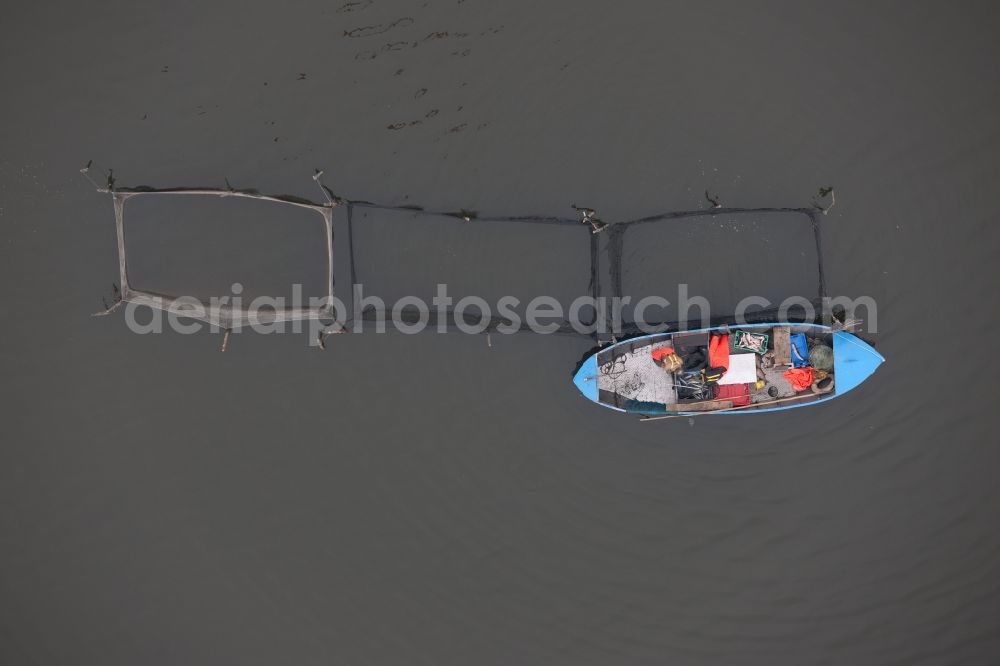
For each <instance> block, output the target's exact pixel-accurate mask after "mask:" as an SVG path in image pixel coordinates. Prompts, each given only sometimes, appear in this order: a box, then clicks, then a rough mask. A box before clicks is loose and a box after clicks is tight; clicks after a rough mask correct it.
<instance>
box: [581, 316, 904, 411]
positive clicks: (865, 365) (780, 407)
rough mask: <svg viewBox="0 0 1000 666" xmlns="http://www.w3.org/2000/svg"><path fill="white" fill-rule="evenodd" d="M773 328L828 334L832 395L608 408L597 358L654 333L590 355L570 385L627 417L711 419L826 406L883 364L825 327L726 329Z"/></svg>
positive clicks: (852, 339) (859, 343)
mask: <svg viewBox="0 0 1000 666" xmlns="http://www.w3.org/2000/svg"><path fill="white" fill-rule="evenodd" d="M775 326H790V327H795V328H799V329H803V328H814V329H819V330H818V331H817V332H821V333H824V334H825V333H829V334H830V335H831V338H832V346H833V359H834V370H833V375H834V377H835V379H836V381H835V389H834V391H833V392H831V393H828V394H826V395H822V396H816V397H814V398H812V399H810V400H809V401H808V402H796V401H794V400H790V401H788V402H787V404H786V403H783V402H782V401H775V402H776V403H777V404H774V405H770V406H769V405H768V403H767V402H764V403H759V404H757V405H754V406H753V407H750V408H747V409H730V410H725V409H722V410H716V411H677V410H668V409H667V408H666V405H665V404H664V405H662V406H653V405H643V406H641V407H639V408H622V407H620V406H615V405H614V404H610V403H609V401H608V400H605V399H602V395H601V394H602V391H601V390H600V387H599V380H600V372H601V371H600V369H599V364H598V356H599V355H602V354H605V353H607V352H609V351H612V350H615V349H616V348H621V349H623V350H624V349H626V347H625V346H626V345H628V347H627V348H628V349H631V348H632V347H635V346H636V345H637V344H640V345H641V343H642V342H643V341H654V340H656V339H664V338H665V336H664V334H662V333H655V334H651V335H644V336H639V337H636V338H631V339H629V340H623V341H620V342H618V343H616V344H614V345H611V346H609V347H605V348H604V349H602V350H600V351H598V352H596V353H594V354H591V355H590V356H588V357H587V358H585V359H584V361H583V363H582V364H581V365H580V367H579V368H578V369H577V371H576V374H575V375H574V377H573V383H574V385H576V387H577V389H578V390H579V391H580V393H581V394H582V395H583V396H584V397H585V398H587V399H588V400H590V401H591V402H595V403H597V404H599V405H601V406H602V407H607V408H608V409H612V410H615V411H619V412H626V413H630V414H638V415H642V416H663V415H676V416H702V415H706V414H715V415H734V414H760V413H762V412H778V411H784V410H786V409H796V408H799V407H809V406H811V405H816V404H819V403H822V402H827V401H829V400H832V399H834V398H837V397H840V396H842V395H844V394H845V393H847V392H848V391H851V390H853V389H855V388H857V387H858V386H859V385H860V384H861V383H862V382H864V381H865V380H866V379H868V378H869V377H871V376H872V375H873V374H874V373H875V371H876V370H877V369H878V367H879V366H880V365H881V364H882V363H883V362H884V361H885V358H884V357H883V356H882V355H881V354H879V353H878V352H877V351H876V350H875V349H874V348H873V347H872V346H871V345H869V344H868V343H866V342H864V341H863V340H861V339H860V338H858V337H857V336H855V335H852V334H850V333H847V332H844V331H835V330H833V329H831V328H830V327H828V326H823V325H820V324H788V323H770V324H754V325H752V326H745V327H729V328H731V329H737V328H743V329H747V330H750V329H760V328H772V327H775ZM725 328H726V327H721V326H720V327H714V328H704V329H697V330H693V331H684V333H698V332H713V331H720V330H724V329H725Z"/></svg>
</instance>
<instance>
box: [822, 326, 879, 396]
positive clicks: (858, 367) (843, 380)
mask: <svg viewBox="0 0 1000 666" xmlns="http://www.w3.org/2000/svg"><path fill="white" fill-rule="evenodd" d="M884 362H885V357H883V356H882V355H881V354H879V353H878V352H877V351H875V348H874V347H872V346H871V345H869V344H868V343H867V342H865V341H863V340H861V339H860V338H858V337H857V336H855V335H851V334H850V333H845V332H844V331H837V332H836V333H834V334H833V374H834V376H835V377H836V379H837V384H836V386H837V395H841V394H844V393H847V392H848V391H850V390H851V389H853V388H855V387H856V386H858V385H859V384H861V382H863V381H865V380H866V379H868V378H869V377H871V376H872V375H873V374H874V373H875V370H877V369H878V367H879V366H880V365H882V363H884Z"/></svg>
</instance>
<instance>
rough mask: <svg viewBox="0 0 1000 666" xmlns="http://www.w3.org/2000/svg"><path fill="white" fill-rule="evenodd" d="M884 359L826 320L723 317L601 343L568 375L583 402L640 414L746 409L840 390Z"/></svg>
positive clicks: (798, 402) (815, 399) (804, 402)
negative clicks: (725, 320) (734, 322)
mask: <svg viewBox="0 0 1000 666" xmlns="http://www.w3.org/2000/svg"><path fill="white" fill-rule="evenodd" d="M884 361H885V359H884V358H883V357H882V355H881V354H879V353H878V352H877V351H876V350H875V349H874V348H873V347H872V346H871V345H869V344H868V343H866V342H865V341H863V340H861V339H860V338H859V337H857V336H856V335H854V334H852V333H849V332H847V331H845V330H839V329H838V328H836V327H832V326H827V325H823V324H809V323H787V322H786V323H762V324H752V325H747V326H728V325H727V326H716V327H713V328H703V329H697V330H691V331H683V332H674V333H654V334H650V335H641V336H638V337H634V338H631V339H629V340H622V341H619V342H616V343H614V344H611V345H608V346H606V347H604V348H603V349H600V350H599V351H597V352H596V353H593V354H590V355H588V356H587V357H585V358H584V360H583V362H582V363H581V364H580V366H579V368H578V370H577V371H576V374H575V375H574V377H573V383H574V384H575V385H576V387H577V388H578V389H579V390H580V393H582V394H583V396H584V397H585V398H587V399H588V400H591V401H592V402H595V403H597V404H599V405H602V406H604V407H607V408H608V409H613V410H615V411H619V412H625V413H628V414H636V415H639V416H641V417H643V418H644V419H646V420H651V419H657V418H671V417H674V416H701V415H706V414H753V413H761V412H776V411H781V410H786V409H793V408H796V407H805V406H808V405H816V404H819V403H821V402H826V401H828V400H832V399H834V398H839V397H840V396H842V395H844V394H845V393H847V392H849V391H851V390H853V389H854V388H856V387H857V386H859V385H860V384H861V383H862V382H864V381H865V380H866V379H868V378H869V377H870V376H872V374H874V372H875V371H876V370H877V369H878V367H879V366H880V365H881V364H882V363H883V362H884Z"/></svg>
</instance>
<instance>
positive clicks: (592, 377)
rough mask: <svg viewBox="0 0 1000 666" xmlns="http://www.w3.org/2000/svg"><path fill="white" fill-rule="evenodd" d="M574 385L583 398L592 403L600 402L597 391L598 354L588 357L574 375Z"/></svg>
mask: <svg viewBox="0 0 1000 666" xmlns="http://www.w3.org/2000/svg"><path fill="white" fill-rule="evenodd" d="M573 384H574V385H575V386H576V388H577V389H579V391H580V393H582V394H583V397H585V398H587V399H588V400H590V401H591V402H598V389H597V354H592V355H590V356H588V357H587V358H586V359H585V360H584V362H583V363H582V364H581V365H580V368H579V369H578V370H577V371H576V374H575V375H573Z"/></svg>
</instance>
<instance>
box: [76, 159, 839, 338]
mask: <svg viewBox="0 0 1000 666" xmlns="http://www.w3.org/2000/svg"><path fill="white" fill-rule="evenodd" d="M320 175H321V174H320V173H317V175H316V177H315V180H316V182H317V184H318V185H319V186H320V188H321V191H322V192H323V195H324V198H325V199H326V201H325V202H315V201H312V200H309V199H305V198H302V197H297V196H289V195H271V194H261V193H260V192H257V191H256V190H246V189H233V188H226V189H213V188H169V189H158V188H151V187H131V188H121V187H115V185H114V181H113V179H112V178H111V177H110V176H109V181H108V185H107V186H106V187H100V186H98V189H99V190H100V191H102V192H106V193H109V194H110V195H111V197H112V199H113V202H114V212H115V225H116V230H117V239H118V256H119V280H120V284H121V289H120V292H119V293H118V294H117V299H116V302H115V303H113V304H112V305H111V307H109V308H108V309H107V310H106V311H105V312H103V313H99V314H107V313H108V312H111V311H114V310H115V309H117V308H118V307H119V306H121V305H122V304H123V303H135V304H139V305H145V306H148V307H150V308H154V309H158V310H162V311H166V312H172V313H175V314H177V315H179V316H182V317H187V318H191V319H194V320H198V321H202V322H205V323H208V324H211V325H213V326H217V327H219V328H222V329H232V328H237V327H240V326H244V325H249V324H254V323H264V324H266V323H278V322H285V321H300V320H306V319H314V320H321V321H324V322H329V324H330V325H331V328H335V329H336V330H337V331H339V330H349V329H351V327H352V326H353V325H355V324H357V323H359V322H360V323H376V324H377V323H379V322H384V323H386V324H400V325H402V326H403V327H405V326H413V325H416V324H423V325H425V326H426V327H427V328H431V329H436V330H452V329H458V330H462V331H465V332H470V331H473V330H474V331H475V332H482V333H490V332H491V331H497V330H501V331H502V332H505V333H506V332H511V331H529V330H535V329H532V328H531V327H529V326H528V324H527V323H526V321H525V319H524V318H523V317H520V318H517V320H515V319H513V318H511V317H509V316H507V315H505V314H504V313H503V312H500V311H498V310H497V309H495V308H493V307H490V308H487V311H485V312H484V311H482V310H481V309H480V308H478V307H465V308H458V307H455V306H454V305H453V304H452V305H449V306H447V307H434V308H432V309H431V310H430V312H429V313H428V312H426V311H422V310H421V309H420V308H418V307H416V306H412V305H406V304H403V305H401V306H400V305H399V303H400V302H401V301H399V300H398V299H400V298H403V297H407V296H412V297H416V298H418V299H420V300H422V301H424V302H430V301H431V300H432V299H433V296H434V295H435V288H436V286H437V285H438V284H441V283H446V284H448V285H449V288H450V291H449V295H450V296H451V297H452V299H453V303H457V302H459V301H461V299H462V298H463V297H465V296H478V297H480V298H482V299H483V300H485V301H486V302H487V304H488V305H493V304H495V301H496V300H497V299H499V298H502V297H503V296H511V295H513V296H514V297H516V298H517V299H518V300H519V301H521V303H524V301H526V300H529V299H531V298H533V297H535V296H538V295H541V294H545V295H549V296H552V298H553V299H554V300H555V301H557V302H558V303H559V304H560V305H561V306H562V307H561V310H562V313H563V316H562V317H561V318H559V317H554V318H550V319H549V320H548V324H549V326H548V327H547V329H546V332H549V333H556V334H567V335H583V336H587V337H590V338H592V339H594V340H597V341H605V340H609V339H615V338H620V337H626V336H628V335H632V334H635V333H639V332H647V329H645V328H641V327H640V326H639V322H636V321H634V320H630V319H628V318H625V319H624V321H623V323H621V322H620V320H619V319H618V318H616V317H615V316H614V314H615V313H614V312H613V311H612V309H611V308H610V307H595V305H594V304H596V303H597V302H598V301H601V300H607V299H612V298H615V297H618V298H622V297H625V296H631V297H634V298H635V299H638V298H641V297H642V295H643V289H645V290H647V291H648V292H651V293H655V292H656V290H657V289H658V288H659V287H660V286H661V285H665V284H668V283H672V282H674V281H677V280H680V279H681V278H682V277H684V276H688V277H689V276H691V275H695V274H697V273H698V272H699V271H706V270H713V269H715V270H718V264H719V263H721V262H716V263H714V264H713V261H712V254H711V253H706V251H705V250H704V247H705V245H703V244H699V242H698V240H697V239H696V238H694V237H692V236H691V235H690V233H689V232H688V231H687V229H689V228H690V224H688V223H698V224H702V225H706V226H708V227H709V228H711V229H715V230H716V233H717V236H719V237H720V238H721V237H725V238H727V239H729V240H732V239H733V238H734V236H736V235H737V234H738V233H744V234H745V237H750V236H752V235H754V234H755V233H756V232H759V231H760V228H761V226H762V225H777V227H778V228H780V229H781V233H783V234H784V233H792V231H790V230H794V233H798V234H801V233H806V234H807V237H808V235H812V236H813V239H814V241H813V243H810V245H813V249H814V252H815V264H812V280H814V283H815V287H814V288H815V289H816V291H815V292H814V293H815V294H816V295H815V297H813V298H805V299H803V300H804V301H805V302H804V304H803V305H804V306H807V307H802V308H799V309H798V310H796V309H795V308H792V309H791V310H788V311H786V312H783V313H782V314H783V315H784V317H785V319H786V320H787V321H805V320H807V318H810V317H811V318H812V319H815V318H816V317H817V316H818V313H820V312H821V308H820V306H821V300H822V297H823V296H824V294H825V284H824V277H823V266H822V252H821V247H820V243H821V239H820V225H819V216H818V214H817V210H815V209H812V208H770V209H737V208H714V209H709V210H703V211H690V212H673V213H663V214H658V215H654V216H649V217H644V218H640V219H636V220H628V221H622V222H616V223H614V224H605V223H604V222H602V221H600V220H599V219H598V218H597V217H596V214H595V213H594V211H591V210H589V209H577V211H576V214H575V215H574V216H567V217H557V216H544V215H532V216H487V215H481V214H479V213H477V212H475V211H469V210H463V209H459V210H454V211H433V210H427V209H424V208H422V207H419V206H412V205H390V204H379V203H374V202H370V201H359V200H351V199H347V198H345V197H340V196H337V195H335V194H334V193H333V192H332V191H330V190H329V189H328V188H326V187H325V186H324V185H322V183H321V182H320V180H319V176H320ZM92 182H93V181H92ZM178 197H185V198H187V199H191V198H201V199H204V198H206V197H210V198H213V199H217V200H220V201H225V202H230V203H232V202H240V203H241V204H246V203H247V202H252V203H254V204H258V205H267V206H270V207H271V208H275V210H276V212H283V210H293V211H296V212H297V213H298V214H299V215H300V216H302V217H304V218H305V219H306V220H309V221H306V222H303V221H300V220H298V219H296V220H294V221H291V222H289V225H288V229H289V233H291V231H292V230H295V231H296V232H302V233H314V234H315V235H314V236H312V237H311V238H313V240H312V241H310V243H311V247H313V248H315V249H316V250H317V251H316V252H312V253H311V254H310V253H302V254H301V257H300V258H298V259H296V260H295V261H293V262H291V263H292V264H294V265H296V266H299V267H303V266H306V265H308V266H309V269H310V270H311V271H312V272H313V273H314V274H318V275H320V276H321V277H320V278H318V279H315V280H314V281H313V282H314V284H316V286H315V288H314V289H313V291H314V292H317V295H319V296H320V297H322V298H324V299H327V300H326V302H324V303H321V304H319V305H297V306H295V307H273V308H266V309H263V310H261V309H253V308H248V307H246V306H244V305H242V304H240V303H235V302H234V303H224V302H223V303H219V302H216V301H213V300H209V299H206V298H200V297H197V296H191V294H193V293H196V292H197V291H198V289H197V287H198V285H197V284H193V283H192V282H191V280H190V278H189V276H185V274H184V272H182V277H183V278H184V279H177V280H175V281H174V282H170V281H169V280H168V281H167V285H168V286H167V288H161V289H153V288H151V287H149V286H147V284H146V282H147V280H145V279H138V277H139V275H140V269H139V268H133V266H132V264H131V263H130V257H132V258H134V257H135V255H136V254H137V253H138V252H137V249H136V247H135V246H134V244H133V243H132V242H126V239H127V238H129V236H128V234H132V233H137V231H136V230H133V229H132V226H131V225H132V221H131V220H130V221H129V224H126V220H127V217H128V216H127V213H129V214H132V213H133V212H140V213H141V212H142V211H141V210H138V207H137V206H135V204H136V203H137V202H138V201H143V202H144V203H145V200H150V199H154V198H178ZM133 209H136V210H133ZM282 209H283V210H282ZM219 214H220V215H225V213H224V212H220V213H219ZM281 217H283V216H281ZM312 220H315V221H316V222H319V223H320V224H318V225H316V226H315V227H309V225H310V224H314V222H312ZM149 224H150V223H149V222H148V221H147V231H146V233H149V229H150V226H149ZM156 224H157V223H156V221H155V220H154V221H153V223H152V226H153V227H155V226H156ZM283 224H284V222H283ZM713 225H714V226H713ZM740 225H743V226H742V228H740ZM738 228H740V229H741V230H740V231H737V229H738ZM517 230H519V231H517ZM525 230H530V235H529V234H526V233H524V232H525ZM803 230H804V232H803ZM138 234H139V235H140V236H141V232H138ZM427 237H430V238H432V239H433V243H430V244H429V243H427V241H426V238H427ZM529 237H530V239H531V240H530V242H528V243H527V244H525V241H524V239H525V238H529ZM335 238H336V239H337V243H336V244H335V243H334V239H335ZM140 245H141V243H140ZM152 245H153V247H159V246H158V245H156V244H152ZM428 246H433V247H434V248H436V253H432V255H433V256H430V255H429V254H428V250H427V248H428ZM708 247H712V246H711V245H709V246H708ZM233 251H234V252H236V253H239V252H240V251H241V250H240V246H239V244H237V245H235V246H234V248H233ZM768 252H769V250H768V249H767V248H766V247H765V249H764V250H763V253H764V254H762V255H760V256H759V257H758V261H757V263H756V264H755V266H756V268H755V269H754V270H753V271H751V272H750V273H747V274H745V275H740V276H737V279H735V283H736V284H747V285H749V284H751V283H752V282H753V280H754V278H760V277H766V276H767V275H770V274H771V273H772V272H773V271H772V270H771V269H772V267H773V266H774V265H777V264H778V262H779V260H780V259H781V257H780V256H778V255H777V254H775V253H774V252H772V253H771V254H768ZM307 255H308V256H307ZM291 256H293V257H299V255H296V254H294V253H293V254H292V255H291ZM456 257H460V258H461V259H460V260H456ZM760 257H763V259H761V258H760ZM470 263H471V264H472V265H475V266H476V269H475V270H472V271H470V270H468V266H469V265H470ZM800 263H801V262H800ZM163 264H164V265H165V266H169V265H170V260H169V259H168V260H167V261H165V262H163ZM726 265H727V266H728V265H729V264H728V263H727V264H726ZM317 267H321V270H316V269H317ZM665 269H670V270H672V271H673V273H674V276H673V277H669V276H668V275H667V273H665V272H664V271H665ZM727 270H728V269H727ZM154 273H155V271H154ZM400 275H402V276H405V278H404V279H403V280H402V281H399V276H400ZM185 279H187V281H185ZM233 279H234V280H235V279H236V278H235V277H234V278H233ZM394 280H395V282H394ZM723 281H724V282H726V283H729V284H732V283H733V282H734V278H733V276H732V275H730V274H728V273H727V274H726V275H724V276H723ZM796 284H799V285H800V284H801V282H799V283H796ZM335 286H336V287H337V289H336V290H335ZM782 286H783V287H784V288H785V292H786V293H787V292H788V291H793V292H794V289H789V288H788V287H789V283H788V282H784V283H782ZM359 287H363V288H364V291H363V293H364V294H375V295H377V296H378V297H379V299H380V300H381V301H383V303H382V304H379V303H378V302H374V303H372V302H369V301H360V300H359V302H358V303H357V304H355V303H354V300H355V299H356V297H358V296H359V295H360V294H359ZM735 293H737V294H739V293H742V292H740V291H737V292H735ZM182 294H183V295H185V296H186V297H185V298H183V299H179V300H178V296H180V295H182ZM335 297H336V298H337V299H339V301H341V302H343V303H344V304H345V305H346V308H345V311H344V312H338V311H336V310H335V309H334V308H333V307H332V306H331V305H330V303H331V302H332V301H333V299H334V298H335ZM580 297H586V298H589V299H591V301H590V302H586V299H584V301H583V302H582V304H578V306H577V308H578V309H577V311H576V313H575V320H574V322H575V324H576V325H574V323H571V319H573V318H572V317H570V316H569V313H568V310H569V309H570V305H571V303H572V302H573V301H576V300H579V299H580ZM245 300H246V299H245ZM245 300H244V302H245ZM404 300H405V299H404ZM491 301H493V302H492V303H491ZM356 305H357V306H358V307H355V306H356ZM810 310H812V312H810ZM345 312H346V316H345ZM674 314H676V313H675V312H671V311H670V310H669V309H663V311H662V312H660V313H659V318H657V317H656V316H653V317H652V318H647V319H646V321H645V324H646V326H647V327H648V326H661V327H664V328H665V329H670V328H673V329H676V328H678V327H682V326H681V324H682V322H679V321H678V319H677V318H676V317H673V316H672V315H674ZM777 314H778V311H777V308H775V307H771V308H768V307H762V308H757V309H754V310H753V311H748V312H746V313H744V320H745V321H747V322H749V323H752V322H754V321H773V320H774V318H775V316H776V315H777ZM735 321H736V319H735V317H734V315H733V313H726V312H724V311H718V310H713V311H712V313H711V317H710V324H711V325H717V324H721V323H733V322H735ZM580 323H583V324H585V326H583V327H582V329H581V326H580V325H579V324H580ZM365 330H368V329H365ZM386 330H391V328H386Z"/></svg>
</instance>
